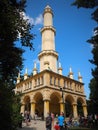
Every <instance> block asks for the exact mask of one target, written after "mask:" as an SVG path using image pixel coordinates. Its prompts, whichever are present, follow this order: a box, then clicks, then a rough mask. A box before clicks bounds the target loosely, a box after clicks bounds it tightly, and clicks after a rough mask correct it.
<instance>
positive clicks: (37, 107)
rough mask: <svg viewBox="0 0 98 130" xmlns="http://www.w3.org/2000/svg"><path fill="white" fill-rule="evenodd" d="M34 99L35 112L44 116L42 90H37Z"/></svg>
mask: <svg viewBox="0 0 98 130" xmlns="http://www.w3.org/2000/svg"><path fill="white" fill-rule="evenodd" d="M33 98H34V101H35V103H36V105H35V113H36V114H37V115H38V116H42V115H43V113H44V101H43V95H42V93H41V92H36V93H35V94H34V97H33Z"/></svg>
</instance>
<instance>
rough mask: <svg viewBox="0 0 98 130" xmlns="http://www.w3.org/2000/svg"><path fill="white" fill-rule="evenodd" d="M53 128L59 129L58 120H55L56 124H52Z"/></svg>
mask: <svg viewBox="0 0 98 130" xmlns="http://www.w3.org/2000/svg"><path fill="white" fill-rule="evenodd" d="M54 129H55V130H60V126H59V123H58V121H57V122H56V124H55V125H54Z"/></svg>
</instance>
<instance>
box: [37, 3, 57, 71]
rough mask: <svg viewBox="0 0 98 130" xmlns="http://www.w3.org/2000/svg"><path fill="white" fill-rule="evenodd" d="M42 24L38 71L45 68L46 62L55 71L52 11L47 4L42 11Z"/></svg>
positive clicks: (55, 56)
mask: <svg viewBox="0 0 98 130" xmlns="http://www.w3.org/2000/svg"><path fill="white" fill-rule="evenodd" d="M43 18H44V25H43V28H42V29H41V34H42V50H41V52H40V53H39V55H38V58H39V60H40V72H41V71H43V70H45V69H46V63H48V64H47V65H48V67H47V69H48V68H49V70H51V71H54V72H56V73H57V60H58V53H57V52H56V51H55V33H56V30H55V29H54V27H53V12H52V9H51V7H50V6H49V5H47V6H46V7H45V9H44V13H43Z"/></svg>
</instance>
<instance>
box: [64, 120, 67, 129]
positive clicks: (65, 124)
mask: <svg viewBox="0 0 98 130" xmlns="http://www.w3.org/2000/svg"><path fill="white" fill-rule="evenodd" d="M64 130H68V124H67V123H66V120H65V121H64Z"/></svg>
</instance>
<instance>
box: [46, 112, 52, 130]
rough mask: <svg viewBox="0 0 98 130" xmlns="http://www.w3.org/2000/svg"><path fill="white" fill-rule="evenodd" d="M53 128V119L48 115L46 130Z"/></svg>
mask: <svg viewBox="0 0 98 130" xmlns="http://www.w3.org/2000/svg"><path fill="white" fill-rule="evenodd" d="M51 127H52V118H51V115H50V113H47V117H46V130H51Z"/></svg>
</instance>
